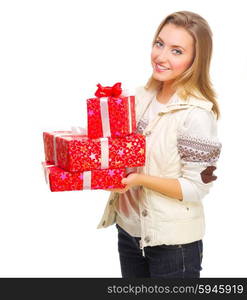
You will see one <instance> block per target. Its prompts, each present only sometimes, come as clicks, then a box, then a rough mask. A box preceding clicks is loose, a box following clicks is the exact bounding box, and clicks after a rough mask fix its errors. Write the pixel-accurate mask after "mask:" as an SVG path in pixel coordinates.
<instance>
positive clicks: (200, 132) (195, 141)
mask: <svg viewBox="0 0 247 300" xmlns="http://www.w3.org/2000/svg"><path fill="white" fill-rule="evenodd" d="M177 146H178V152H179V155H180V158H181V166H182V176H181V177H179V178H178V180H179V182H180V185H181V189H182V194H183V201H192V202H197V201H200V200H202V198H203V197H204V196H205V195H206V194H208V193H209V190H210V188H211V187H212V185H213V182H214V181H215V180H216V179H217V176H215V175H214V174H213V172H214V171H215V170H216V164H217V161H218V159H219V156H220V151H221V143H220V142H219V140H218V137H217V120H216V118H215V116H214V114H213V113H212V112H210V111H207V110H204V109H202V108H195V109H193V110H192V111H190V112H189V114H188V115H187V116H186V119H185V121H184V122H183V124H182V126H181V128H180V129H179V130H178V138H177Z"/></svg>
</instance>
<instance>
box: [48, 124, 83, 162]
mask: <svg viewBox="0 0 247 300" xmlns="http://www.w3.org/2000/svg"><path fill="white" fill-rule="evenodd" d="M72 129H73V130H67V131H52V132H43V141H44V152H45V161H47V162H50V163H54V164H55V165H57V161H56V156H57V155H56V140H55V138H56V137H57V136H71V135H82V134H85V132H86V129H85V128H81V127H72Z"/></svg>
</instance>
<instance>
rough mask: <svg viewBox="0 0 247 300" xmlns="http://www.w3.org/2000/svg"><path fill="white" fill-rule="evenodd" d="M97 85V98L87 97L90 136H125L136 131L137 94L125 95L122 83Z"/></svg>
mask: <svg viewBox="0 0 247 300" xmlns="http://www.w3.org/2000/svg"><path fill="white" fill-rule="evenodd" d="M97 86H98V90H97V91H96V93H95V95H96V98H90V99H87V121H88V137H90V138H93V139H95V138H100V137H123V136H126V135H129V134H131V133H134V132H136V117H135V96H124V94H123V93H122V89H121V83H116V84H115V85H114V86H113V87H102V86H101V85H100V84H98V85H97Z"/></svg>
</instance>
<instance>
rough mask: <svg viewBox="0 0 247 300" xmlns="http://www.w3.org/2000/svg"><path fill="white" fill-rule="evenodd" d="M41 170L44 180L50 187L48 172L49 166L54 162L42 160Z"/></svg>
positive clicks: (52, 165)
mask: <svg viewBox="0 0 247 300" xmlns="http://www.w3.org/2000/svg"><path fill="white" fill-rule="evenodd" d="M42 166H43V171H44V175H45V182H46V184H48V185H49V189H51V185H50V180H49V174H50V168H51V167H54V164H48V163H45V162H42Z"/></svg>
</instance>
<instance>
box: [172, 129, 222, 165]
mask: <svg viewBox="0 0 247 300" xmlns="http://www.w3.org/2000/svg"><path fill="white" fill-rule="evenodd" d="M220 151H221V143H220V142H218V141H213V140H209V139H205V138H199V137H195V136H188V135H184V134H179V136H178V152H179V155H180V157H181V160H182V162H184V163H186V162H187V163H188V162H190V163H195V164H200V165H206V166H210V165H213V164H214V163H215V162H216V161H217V160H218V159H219V156H220Z"/></svg>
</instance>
